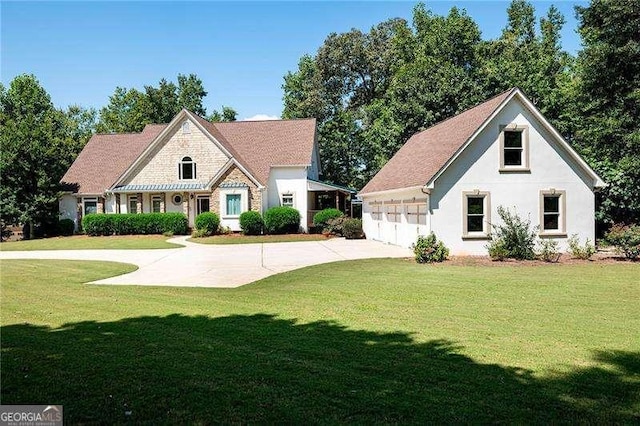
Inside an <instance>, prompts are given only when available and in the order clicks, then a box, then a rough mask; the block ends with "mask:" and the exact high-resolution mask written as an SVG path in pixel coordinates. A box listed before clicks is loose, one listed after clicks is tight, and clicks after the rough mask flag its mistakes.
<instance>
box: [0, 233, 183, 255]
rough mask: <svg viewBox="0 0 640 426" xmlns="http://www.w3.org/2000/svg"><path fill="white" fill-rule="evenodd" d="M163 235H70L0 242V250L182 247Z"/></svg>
mask: <svg viewBox="0 0 640 426" xmlns="http://www.w3.org/2000/svg"><path fill="white" fill-rule="evenodd" d="M167 239H168V238H167V237H165V236H163V235H112V236H109V237H89V236H87V235H74V236H72V237H54V238H42V239H37V240H22V241H10V242H4V243H0V251H22V250H26V251H32V250H92V249H96V250H99V249H114V250H115V249H117V250H126V249H131V250H133V249H140V250H142V249H164V248H178V247H183V246H181V245H179V244H173V243H169V242H167Z"/></svg>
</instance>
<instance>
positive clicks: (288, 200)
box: [282, 195, 293, 207]
mask: <svg viewBox="0 0 640 426" xmlns="http://www.w3.org/2000/svg"><path fill="white" fill-rule="evenodd" d="M282 205H283V206H289V207H293V196H291V195H283V196H282Z"/></svg>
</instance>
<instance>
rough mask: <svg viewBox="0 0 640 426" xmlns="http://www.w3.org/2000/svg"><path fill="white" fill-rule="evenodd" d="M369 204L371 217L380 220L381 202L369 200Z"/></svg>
mask: <svg viewBox="0 0 640 426" xmlns="http://www.w3.org/2000/svg"><path fill="white" fill-rule="evenodd" d="M369 206H371V219H373V220H377V221H380V220H382V202H381V201H370V202H369Z"/></svg>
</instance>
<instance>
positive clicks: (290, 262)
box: [0, 236, 412, 287]
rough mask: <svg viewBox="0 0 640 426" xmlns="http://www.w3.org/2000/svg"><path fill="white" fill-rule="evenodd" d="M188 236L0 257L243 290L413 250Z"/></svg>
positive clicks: (336, 241) (124, 279)
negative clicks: (134, 246)
mask: <svg viewBox="0 0 640 426" xmlns="http://www.w3.org/2000/svg"><path fill="white" fill-rule="evenodd" d="M187 238H188V237H186V236H185V237H177V238H172V239H170V240H169V241H170V242H173V243H178V244H182V245H184V246H185V247H184V248H175V249H155V250H40V251H14V252H0V259H70V260H106V261H113V262H124V263H132V264H134V265H137V266H138V270H136V271H134V272H131V273H129V274H124V275H119V276H117V277H112V278H107V279H104V280H100V281H95V282H94V283H93V284H134V285H159V286H182V287H239V286H241V285H244V284H248V283H251V282H253V281H256V280H259V279H262V278H265V277H268V276H270V275H274V274H277V273H280V272H286V271H291V270H294V269H298V268H303V267H305V266H309V265H317V264H320V263H328V262H335V261H340V260H350V259H366V258H383V257H411V256H412V252H411V251H410V250H409V249H405V248H401V247H397V246H392V245H387V244H383V243H380V242H376V241H371V240H345V239H344V238H332V239H330V240H326V241H305V242H296V243H266V244H233V245H216V244H211V245H207V244H196V243H190V242H188V241H186V239H187Z"/></svg>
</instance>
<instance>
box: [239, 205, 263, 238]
mask: <svg viewBox="0 0 640 426" xmlns="http://www.w3.org/2000/svg"><path fill="white" fill-rule="evenodd" d="M263 228H264V221H263V220H262V216H260V213H258V212H256V211H252V210H250V211H247V212H244V213H242V214H241V215H240V229H242V233H243V234H244V235H260V234H262V229H263Z"/></svg>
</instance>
